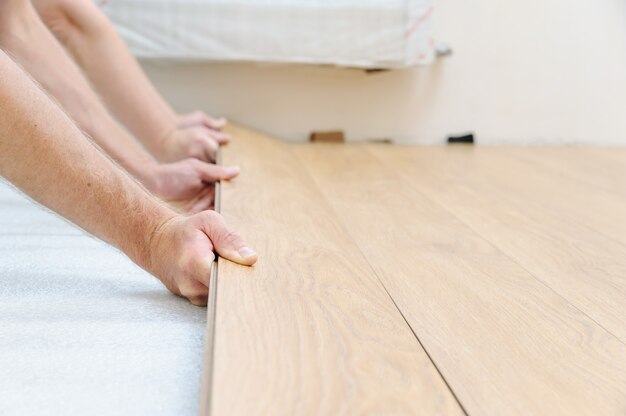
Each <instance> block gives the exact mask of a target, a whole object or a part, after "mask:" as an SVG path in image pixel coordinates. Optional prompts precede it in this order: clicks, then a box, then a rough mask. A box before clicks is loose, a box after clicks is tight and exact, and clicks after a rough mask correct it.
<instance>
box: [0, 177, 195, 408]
mask: <svg viewBox="0 0 626 416" xmlns="http://www.w3.org/2000/svg"><path fill="white" fill-rule="evenodd" d="M205 325H206V309H205V308H198V307H195V306H193V305H191V304H190V303H189V302H187V301H185V300H183V299H181V298H178V297H176V296H174V295H172V294H170V293H169V292H168V291H167V290H166V289H165V288H164V287H163V285H162V284H161V283H160V282H159V281H158V280H156V279H155V278H154V277H152V276H150V275H149V274H148V273H146V272H144V271H143V270H141V269H140V268H138V267H137V266H135V265H134V264H133V263H132V262H131V261H130V260H128V259H127V258H126V257H125V256H124V255H123V254H121V253H120V252H118V251H117V250H115V249H113V248H112V247H110V246H107V245H106V244H104V243H102V242H100V241H98V240H96V239H94V238H92V237H90V236H88V235H86V234H85V233H84V232H82V231H81V230H79V229H77V228H75V227H73V226H71V225H70V224H68V223H67V222H65V221H63V220H62V219H60V218H59V217H57V216H56V215H54V214H52V213H50V212H48V211H46V210H45V209H43V208H41V207H40V206H38V205H36V204H34V203H32V202H30V201H29V200H28V199H26V198H24V197H23V196H22V195H21V194H19V193H18V192H16V191H15V190H14V189H12V188H11V187H9V186H8V185H6V184H5V183H3V181H2V179H0V415H20V416H23V415H25V416H28V415H37V416H41V415H70V416H71V415H77V416H78V415H80V416H82V415H150V416H155V415H171V416H178V415H195V414H197V412H198V406H199V400H200V396H199V394H200V391H199V390H200V381H201V373H202V365H203V343H204V340H203V337H204V328H205Z"/></svg>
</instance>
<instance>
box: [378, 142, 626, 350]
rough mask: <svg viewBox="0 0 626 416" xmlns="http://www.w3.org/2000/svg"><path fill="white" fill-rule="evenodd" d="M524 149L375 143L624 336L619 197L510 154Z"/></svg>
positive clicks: (623, 213) (625, 228) (625, 279)
mask: <svg viewBox="0 0 626 416" xmlns="http://www.w3.org/2000/svg"><path fill="white" fill-rule="evenodd" d="M525 151H528V150H523V149H514V150H510V151H507V150H505V149H497V148H476V149H471V148H469V149H463V148H459V149H445V148H440V149H437V148H429V149H422V151H419V150H415V149H407V150H406V151H404V152H396V151H391V153H390V154H389V155H387V152H386V150H384V149H382V150H381V157H386V156H391V155H393V157H394V158H395V159H394V160H397V166H398V170H402V173H401V174H402V175H404V176H406V178H407V179H408V178H411V180H417V181H419V186H420V189H421V190H422V191H423V192H426V193H427V194H428V195H429V196H431V197H432V198H433V199H435V200H437V201H438V202H439V203H441V204H442V205H444V206H446V207H447V208H448V209H449V210H450V211H451V212H452V213H453V214H454V215H456V216H457V217H458V218H460V219H462V220H463V221H464V222H466V223H467V224H469V225H470V226H471V227H472V228H473V229H474V230H476V231H477V232H478V233H479V234H480V235H482V236H484V237H485V238H486V239H487V240H489V241H490V242H492V243H493V244H495V245H496V246H498V248H500V249H501V250H502V251H503V252H504V253H506V255H507V256H509V257H511V258H512V259H514V260H515V261H517V262H518V263H519V264H521V265H522V266H523V267H524V268H526V269H527V270H528V271H529V272H530V273H532V274H533V275H534V276H536V277H537V278H538V279H540V280H541V281H542V282H544V283H545V284H546V285H547V286H549V287H550V288H552V289H553V290H555V291H556V292H558V293H559V294H561V295H562V296H563V297H565V298H566V299H568V300H569V301H570V302H571V303H572V304H573V305H575V306H576V307H577V308H579V309H580V310H581V311H583V312H585V313H586V314H587V315H589V316H590V317H591V318H593V319H594V320H595V321H596V322H598V323H599V324H600V325H602V326H604V327H605V328H607V329H608V330H609V331H610V332H612V333H613V334H615V335H616V336H617V337H619V338H620V339H621V340H622V341H623V342H626V313H624V305H626V199H625V198H624V196H623V195H619V194H617V193H613V192H608V191H603V190H599V189H597V188H595V187H593V186H590V185H586V184H584V183H582V182H581V181H575V180H572V179H570V178H568V177H563V176H557V175H555V174H553V173H551V172H550V171H549V170H547V169H544V168H542V167H541V166H538V165H536V164H532V163H527V162H524V161H523V160H521V159H519V158H517V157H516V156H515V155H517V154H522V153H523V152H525ZM511 152H512V153H511ZM555 159H557V160H558V157H557V158H555ZM416 178H417V179H416Z"/></svg>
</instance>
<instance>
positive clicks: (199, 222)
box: [144, 211, 257, 306]
mask: <svg viewBox="0 0 626 416" xmlns="http://www.w3.org/2000/svg"><path fill="white" fill-rule="evenodd" d="M148 245H149V247H148V249H149V255H148V261H147V264H146V265H145V267H144V268H145V269H146V270H148V271H149V272H151V273H152V274H154V275H155V276H156V277H158V278H159V280H161V281H162V282H163V284H164V285H165V287H167V288H168V289H169V290H170V291H172V292H173V293H175V294H177V295H179V296H183V297H185V298H187V299H189V301H190V302H191V303H193V304H194V305H198V306H204V305H206V304H207V297H208V286H209V278H210V275H211V263H212V262H213V261H214V260H215V255H214V253H213V252H214V251H216V252H217V253H218V254H219V255H220V256H221V257H223V258H226V259H228V260H231V261H234V262H235V263H239V264H243V265H246V266H251V265H253V264H254V263H255V262H256V261H257V254H256V253H255V252H254V250H252V249H251V248H249V247H248V246H246V244H245V243H244V242H243V240H242V239H241V237H239V235H238V234H237V233H235V232H234V231H232V230H231V229H229V228H228V227H227V226H226V223H225V222H224V218H223V217H222V216H221V215H220V214H218V213H216V212H215V211H204V212H201V213H199V214H196V215H194V216H191V217H183V216H175V217H173V218H171V219H169V220H166V221H164V222H163V223H161V224H159V225H158V226H157V228H156V230H155V232H154V234H153V236H152V238H151V239H150V242H149V244H148Z"/></svg>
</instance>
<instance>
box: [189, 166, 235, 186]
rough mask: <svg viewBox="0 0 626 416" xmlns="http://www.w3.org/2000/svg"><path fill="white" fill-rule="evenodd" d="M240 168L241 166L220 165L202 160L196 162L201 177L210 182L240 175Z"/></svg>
mask: <svg viewBox="0 0 626 416" xmlns="http://www.w3.org/2000/svg"><path fill="white" fill-rule="evenodd" d="M240 170H241V169H239V166H219V165H213V164H211V163H204V162H201V161H198V162H197V164H196V171H197V172H198V174H199V175H200V178H201V179H202V180H203V181H204V182H209V183H213V182H218V181H221V180H230V179H233V178H234V177H235V176H237V175H239V172H240Z"/></svg>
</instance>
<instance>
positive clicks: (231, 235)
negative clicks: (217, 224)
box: [224, 230, 241, 245]
mask: <svg viewBox="0 0 626 416" xmlns="http://www.w3.org/2000/svg"><path fill="white" fill-rule="evenodd" d="M224 241H225V242H226V243H229V244H233V245H236V244H238V243H239V241H241V238H240V237H239V234H237V233H236V232H234V231H232V230H229V231H228V232H227V233H226V235H225V236H224Z"/></svg>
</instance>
